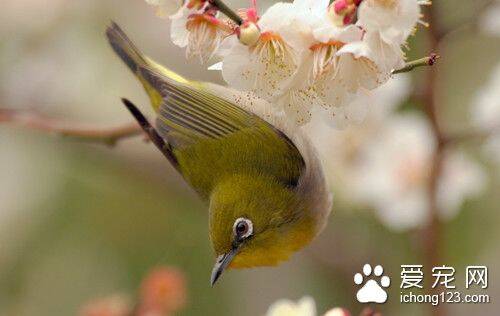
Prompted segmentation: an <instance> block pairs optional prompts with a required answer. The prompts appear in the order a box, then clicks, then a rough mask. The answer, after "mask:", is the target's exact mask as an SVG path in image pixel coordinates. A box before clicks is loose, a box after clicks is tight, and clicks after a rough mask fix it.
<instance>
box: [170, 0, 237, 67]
mask: <svg viewBox="0 0 500 316" xmlns="http://www.w3.org/2000/svg"><path fill="white" fill-rule="evenodd" d="M207 6H208V2H203V1H186V3H185V4H184V5H183V6H182V7H181V8H180V9H179V10H178V11H177V13H175V14H174V15H171V16H170V20H171V21H172V23H171V26H170V37H171V39H172V42H173V43H174V44H175V45H177V46H179V47H186V57H187V58H188V59H191V58H194V57H197V58H199V60H200V63H205V62H207V61H208V60H209V59H210V58H211V57H212V56H213V55H214V54H215V53H216V51H217V50H218V49H219V46H220V45H221V43H222V41H223V39H224V38H225V37H227V36H228V35H229V34H231V32H232V29H231V28H230V27H229V25H227V24H226V22H225V21H223V20H220V19H218V15H219V14H218V13H217V12H215V11H214V10H211V9H209V8H207Z"/></svg>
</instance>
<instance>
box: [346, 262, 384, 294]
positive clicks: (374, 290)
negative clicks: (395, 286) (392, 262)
mask: <svg viewBox="0 0 500 316" xmlns="http://www.w3.org/2000/svg"><path fill="white" fill-rule="evenodd" d="M372 272H373V276H372ZM383 274H384V268H382V266H381V265H378V266H376V267H375V268H374V269H373V271H372V266H371V265H369V264H365V265H364V266H363V274H361V273H356V274H355V275H354V283H355V284H356V285H358V286H360V287H361V288H360V289H359V290H358V292H357V293H356V298H357V300H358V302H360V303H379V304H381V303H385V302H386V301H387V292H386V291H385V290H384V288H388V287H389V285H391V279H390V278H389V277H388V276H386V275H383ZM377 279H378V281H377ZM361 285H363V286H361Z"/></svg>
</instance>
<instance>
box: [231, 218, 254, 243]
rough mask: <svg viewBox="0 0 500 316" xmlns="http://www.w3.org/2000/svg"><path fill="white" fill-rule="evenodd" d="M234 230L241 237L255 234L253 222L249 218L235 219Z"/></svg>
mask: <svg viewBox="0 0 500 316" xmlns="http://www.w3.org/2000/svg"><path fill="white" fill-rule="evenodd" d="M233 231H234V234H235V235H236V237H238V238H239V239H245V238H248V237H250V236H251V235H252V234H253V223H252V221H251V220H249V219H248V218H244V217H240V218H238V219H236V220H235V221H234V225H233Z"/></svg>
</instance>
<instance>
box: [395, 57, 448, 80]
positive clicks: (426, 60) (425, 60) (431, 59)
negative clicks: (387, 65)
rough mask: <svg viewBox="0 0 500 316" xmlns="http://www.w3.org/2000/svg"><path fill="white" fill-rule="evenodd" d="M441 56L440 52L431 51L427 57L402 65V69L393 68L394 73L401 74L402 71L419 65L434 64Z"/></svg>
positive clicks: (407, 70)
mask: <svg viewBox="0 0 500 316" xmlns="http://www.w3.org/2000/svg"><path fill="white" fill-rule="evenodd" d="M439 58H441V56H439V55H438V54H436V53H431V54H430V55H429V56H427V57H424V58H420V59H417V60H413V61H410V62H408V63H406V65H405V66H404V67H402V68H400V69H396V70H393V71H392V74H393V75H396V74H400V73H405V72H410V71H412V70H413V69H415V68H418V67H424V66H434V65H435V64H436V62H437V60H438V59H439Z"/></svg>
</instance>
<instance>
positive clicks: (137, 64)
mask: <svg viewBox="0 0 500 316" xmlns="http://www.w3.org/2000/svg"><path fill="white" fill-rule="evenodd" d="M106 36H107V38H108V41H109V44H110V45H111V47H112V48H113V50H114V51H115V53H116V54H117V55H118V56H120V58H121V59H122V60H123V61H124V62H125V64H126V65H127V66H128V68H130V70H131V71H132V72H133V73H134V75H135V76H136V77H137V78H138V79H139V80H140V81H141V83H142V85H143V86H144V89H145V90H146V92H147V93H148V95H149V98H150V99H151V104H152V105H153V108H154V109H155V110H156V111H158V108H159V107H160V105H161V103H162V102H163V98H162V95H161V91H160V87H159V85H158V84H159V83H158V81H156V82H153V81H151V80H149V77H145V76H143V73H144V72H145V71H144V70H145V69H146V70H147V72H152V73H155V74H157V75H159V77H160V78H161V77H163V78H168V79H169V80H172V81H174V82H178V83H187V80H186V79H184V78H183V77H181V76H180V75H178V74H176V73H175V72H173V71H171V70H169V69H167V68H165V67H163V66H161V65H159V64H157V63H156V62H154V61H153V60H151V59H149V58H148V57H146V56H145V55H143V54H142V53H141V51H139V49H138V48H137V47H136V46H135V45H134V43H133V42H132V41H131V40H130V39H129V38H128V36H127V35H126V34H125V32H123V30H122V29H121V28H120V27H119V26H118V24H116V23H114V22H112V23H111V26H109V27H108V28H107V29H106Z"/></svg>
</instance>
